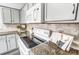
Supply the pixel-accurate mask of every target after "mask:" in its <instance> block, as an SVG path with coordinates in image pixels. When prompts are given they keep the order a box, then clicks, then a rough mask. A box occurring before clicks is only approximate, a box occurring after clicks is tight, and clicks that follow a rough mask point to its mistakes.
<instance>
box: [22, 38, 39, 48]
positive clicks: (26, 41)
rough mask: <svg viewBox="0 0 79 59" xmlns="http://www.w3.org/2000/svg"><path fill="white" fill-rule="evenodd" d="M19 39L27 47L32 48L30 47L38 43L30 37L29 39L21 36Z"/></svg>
mask: <svg viewBox="0 0 79 59" xmlns="http://www.w3.org/2000/svg"><path fill="white" fill-rule="evenodd" d="M21 40H22V41H23V43H24V44H25V46H26V47H27V48H32V47H34V46H36V45H38V44H36V43H35V42H34V41H32V40H31V39H29V38H28V37H21Z"/></svg>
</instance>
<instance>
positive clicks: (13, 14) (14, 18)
mask: <svg viewBox="0 0 79 59" xmlns="http://www.w3.org/2000/svg"><path fill="white" fill-rule="evenodd" d="M2 14H3V22H4V23H10V24H12V23H19V15H20V14H19V10H18V9H11V8H6V7H3V8H2Z"/></svg>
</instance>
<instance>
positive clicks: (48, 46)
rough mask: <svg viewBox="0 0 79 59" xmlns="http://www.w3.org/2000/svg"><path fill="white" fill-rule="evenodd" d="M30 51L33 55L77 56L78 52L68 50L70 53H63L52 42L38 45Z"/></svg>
mask: <svg viewBox="0 0 79 59" xmlns="http://www.w3.org/2000/svg"><path fill="white" fill-rule="evenodd" d="M31 51H32V52H33V54H35V55H79V50H75V49H72V48H70V51H64V50H62V49H60V48H59V47H58V46H57V45H56V44H54V43H52V42H48V43H42V44H39V45H37V46H35V47H33V48H31Z"/></svg>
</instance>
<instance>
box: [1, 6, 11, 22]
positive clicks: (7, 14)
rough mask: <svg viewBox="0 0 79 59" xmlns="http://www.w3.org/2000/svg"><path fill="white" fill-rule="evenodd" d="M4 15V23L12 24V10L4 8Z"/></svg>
mask: <svg viewBox="0 0 79 59" xmlns="http://www.w3.org/2000/svg"><path fill="white" fill-rule="evenodd" d="M2 14H3V22H4V23H11V10H10V8H4V7H3V8H2Z"/></svg>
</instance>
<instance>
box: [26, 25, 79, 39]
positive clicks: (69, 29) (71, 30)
mask: <svg viewBox="0 0 79 59" xmlns="http://www.w3.org/2000/svg"><path fill="white" fill-rule="evenodd" d="M32 27H37V28H43V29H49V30H52V31H58V32H59V31H62V32H64V33H66V34H71V35H74V36H75V39H79V24H27V30H28V31H31V29H32Z"/></svg>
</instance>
